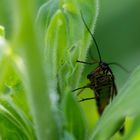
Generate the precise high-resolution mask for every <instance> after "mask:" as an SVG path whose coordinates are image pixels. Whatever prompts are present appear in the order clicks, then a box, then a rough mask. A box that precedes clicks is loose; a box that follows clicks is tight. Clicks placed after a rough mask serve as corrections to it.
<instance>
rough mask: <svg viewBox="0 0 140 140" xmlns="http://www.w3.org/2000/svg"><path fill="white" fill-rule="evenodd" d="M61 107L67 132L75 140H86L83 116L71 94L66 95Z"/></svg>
mask: <svg viewBox="0 0 140 140" xmlns="http://www.w3.org/2000/svg"><path fill="white" fill-rule="evenodd" d="M63 106H64V116H65V119H66V129H67V131H69V133H71V134H73V135H74V137H75V139H76V140H86V127H87V126H86V121H85V116H84V114H83V112H82V110H81V107H80V105H79V104H78V102H77V101H76V100H75V98H74V96H73V95H72V94H71V93H69V94H67V95H66V97H65V100H64V105H63Z"/></svg>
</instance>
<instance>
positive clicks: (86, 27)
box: [80, 11, 102, 62]
mask: <svg viewBox="0 0 140 140" xmlns="http://www.w3.org/2000/svg"><path fill="white" fill-rule="evenodd" d="M80 14H81V18H82V21H83V23H84V25H85V27H86V29H87V31H88V32H89V33H90V35H91V37H92V39H93V41H94V43H95V46H96V49H97V52H98V55H99V60H100V62H102V58H101V54H100V51H99V47H98V44H97V42H96V40H95V38H94V36H93V34H92V32H91V31H90V29H89V27H88V25H87V23H86V21H85V20H84V17H83V14H82V12H81V11H80Z"/></svg>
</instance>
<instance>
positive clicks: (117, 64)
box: [108, 62, 130, 73]
mask: <svg viewBox="0 0 140 140" xmlns="http://www.w3.org/2000/svg"><path fill="white" fill-rule="evenodd" d="M108 65H116V66H118V67H120V68H121V69H122V70H124V71H125V72H127V73H130V71H128V70H127V69H126V68H124V67H123V66H122V65H121V64H119V63H116V62H112V63H108Z"/></svg>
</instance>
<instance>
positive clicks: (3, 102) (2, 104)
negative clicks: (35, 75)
mask: <svg viewBox="0 0 140 140" xmlns="http://www.w3.org/2000/svg"><path fill="white" fill-rule="evenodd" d="M0 130H1V131H0V135H1V137H2V139H13V140H19V139H20V140H28V139H30V140H34V139H35V134H34V132H33V126H32V124H31V122H30V121H29V120H28V119H27V118H26V116H25V115H24V114H23V113H22V111H21V110H20V109H19V108H18V107H17V106H16V105H15V104H14V103H13V101H12V100H11V99H10V98H7V97H3V98H2V97H1V98H0Z"/></svg>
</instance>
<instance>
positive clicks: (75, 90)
mask: <svg viewBox="0 0 140 140" xmlns="http://www.w3.org/2000/svg"><path fill="white" fill-rule="evenodd" d="M85 88H89V86H88V85H86V86H83V87H80V88H76V89H74V90H72V92H75V91H77V90H79V89H85Z"/></svg>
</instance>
